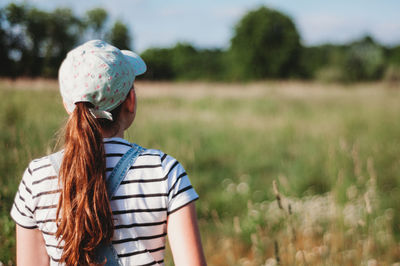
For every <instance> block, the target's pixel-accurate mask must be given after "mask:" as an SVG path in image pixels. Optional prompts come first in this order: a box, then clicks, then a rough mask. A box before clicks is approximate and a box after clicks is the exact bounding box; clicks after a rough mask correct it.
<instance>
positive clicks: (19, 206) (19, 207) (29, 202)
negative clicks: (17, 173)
mask: <svg viewBox="0 0 400 266" xmlns="http://www.w3.org/2000/svg"><path fill="white" fill-rule="evenodd" d="M34 209H35V208H34V207H33V199H32V172H31V170H30V168H29V167H28V168H27V169H26V170H25V172H24V175H23V177H22V180H21V183H20V184H19V187H18V191H17V193H16V195H15V198H14V204H13V206H12V208H11V213H10V214H11V218H12V219H13V220H14V221H15V222H16V223H17V224H18V225H20V226H22V227H25V228H28V229H34V228H37V224H36V221H35V219H34Z"/></svg>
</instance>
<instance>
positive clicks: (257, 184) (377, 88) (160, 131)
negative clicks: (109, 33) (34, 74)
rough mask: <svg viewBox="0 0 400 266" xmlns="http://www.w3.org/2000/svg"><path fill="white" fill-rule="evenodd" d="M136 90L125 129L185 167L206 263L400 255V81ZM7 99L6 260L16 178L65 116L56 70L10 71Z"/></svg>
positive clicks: (3, 113) (1, 195)
mask: <svg viewBox="0 0 400 266" xmlns="http://www.w3.org/2000/svg"><path fill="white" fill-rule="evenodd" d="M137 94H138V98H139V105H138V113H137V116H136V121H135V123H134V125H133V126H132V127H131V128H130V130H129V132H128V134H127V135H126V137H127V139H128V140H130V141H135V142H137V143H139V144H141V145H142V146H145V147H152V148H159V149H162V150H163V151H165V152H167V153H168V154H170V155H172V156H174V157H176V158H178V159H179V160H180V162H181V163H182V164H183V165H184V166H185V168H186V170H187V172H188V173H189V176H190V179H191V181H192V183H193V185H194V187H195V188H196V190H197V192H198V194H199V195H200V200H199V201H197V209H198V216H199V222H200V226H201V232H202V240H203V245H204V249H205V253H206V257H207V260H208V264H209V265H277V264H281V265H392V264H394V263H396V262H398V263H400V244H399V239H400V227H399V225H400V207H399V206H400V120H399V119H400V86H399V85H393V84H391V85H389V84H383V83H371V84H356V85H332V84H331V85H327V84H319V83H303V82H263V83H249V84H213V83H146V82H138V83H137ZM0 97H1V99H3V100H2V103H1V104H0V124H1V131H0V149H1V151H2V155H1V157H0V204H1V205H0V239H1V241H0V261H1V262H3V263H4V264H5V265H7V264H10V265H12V264H13V263H14V260H15V258H14V256H15V255H14V253H15V251H14V246H15V236H14V223H13V222H12V221H11V219H10V217H9V210H10V208H11V205H12V201H13V197H14V194H15V192H16V189H17V185H18V183H19V181H20V179H21V176H22V173H23V170H24V168H25V167H26V166H27V164H28V162H29V161H30V160H32V159H33V158H35V157H39V156H43V155H45V154H46V153H49V152H51V151H52V150H53V149H54V148H53V147H54V145H55V143H56V139H57V137H56V133H57V131H58V129H59V128H60V127H61V126H62V125H63V123H64V121H65V120H66V118H67V116H66V114H65V113H64V110H63V107H62V104H61V99H60V96H59V94H58V90H57V84H56V83H55V82H54V81H43V80H42V81H34V82H33V81H29V80H18V81H16V82H11V81H8V80H1V81H0ZM274 180H275V182H273V181H274ZM273 183H274V184H275V186H274V185H273ZM277 198H279V199H280V200H277ZM170 264H171V265H172V262H171V257H170V256H167V265H170ZM397 265H399V264H397Z"/></svg>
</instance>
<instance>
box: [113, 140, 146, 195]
mask: <svg viewBox="0 0 400 266" xmlns="http://www.w3.org/2000/svg"><path fill="white" fill-rule="evenodd" d="M143 150H144V148H143V147H141V146H139V145H137V144H132V148H130V149H129V150H128V151H127V152H126V153H125V154H124V155H123V156H122V157H121V159H120V160H119V162H118V163H117V165H116V166H115V167H114V169H113V171H112V172H111V174H110V176H109V177H108V179H107V193H108V198H109V199H110V200H111V198H112V196H114V193H115V192H116V191H117V189H118V187H119V185H120V184H121V182H122V180H123V179H124V178H125V176H126V174H127V173H128V170H129V168H130V167H131V166H132V165H133V163H134V162H135V161H136V159H137V157H138V156H139V155H140V153H141V152H142V151H143Z"/></svg>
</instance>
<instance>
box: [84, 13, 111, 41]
mask: <svg viewBox="0 0 400 266" xmlns="http://www.w3.org/2000/svg"><path fill="white" fill-rule="evenodd" d="M107 18H108V14H107V11H106V10H105V9H103V8H94V9H91V10H88V11H87V12H86V16H85V21H86V25H87V27H88V28H89V29H90V30H91V31H92V32H91V33H90V35H91V36H90V37H91V39H104V37H105V34H106V33H105V32H106V30H105V26H106V21H107Z"/></svg>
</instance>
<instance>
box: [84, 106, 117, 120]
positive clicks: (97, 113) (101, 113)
mask: <svg viewBox="0 0 400 266" xmlns="http://www.w3.org/2000/svg"><path fill="white" fill-rule="evenodd" d="M89 111H90V113H91V114H92V115H93V116H94V117H95V118H105V119H108V120H111V121H113V117H112V114H111V113H110V112H107V111H102V110H96V109H94V108H89Z"/></svg>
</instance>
